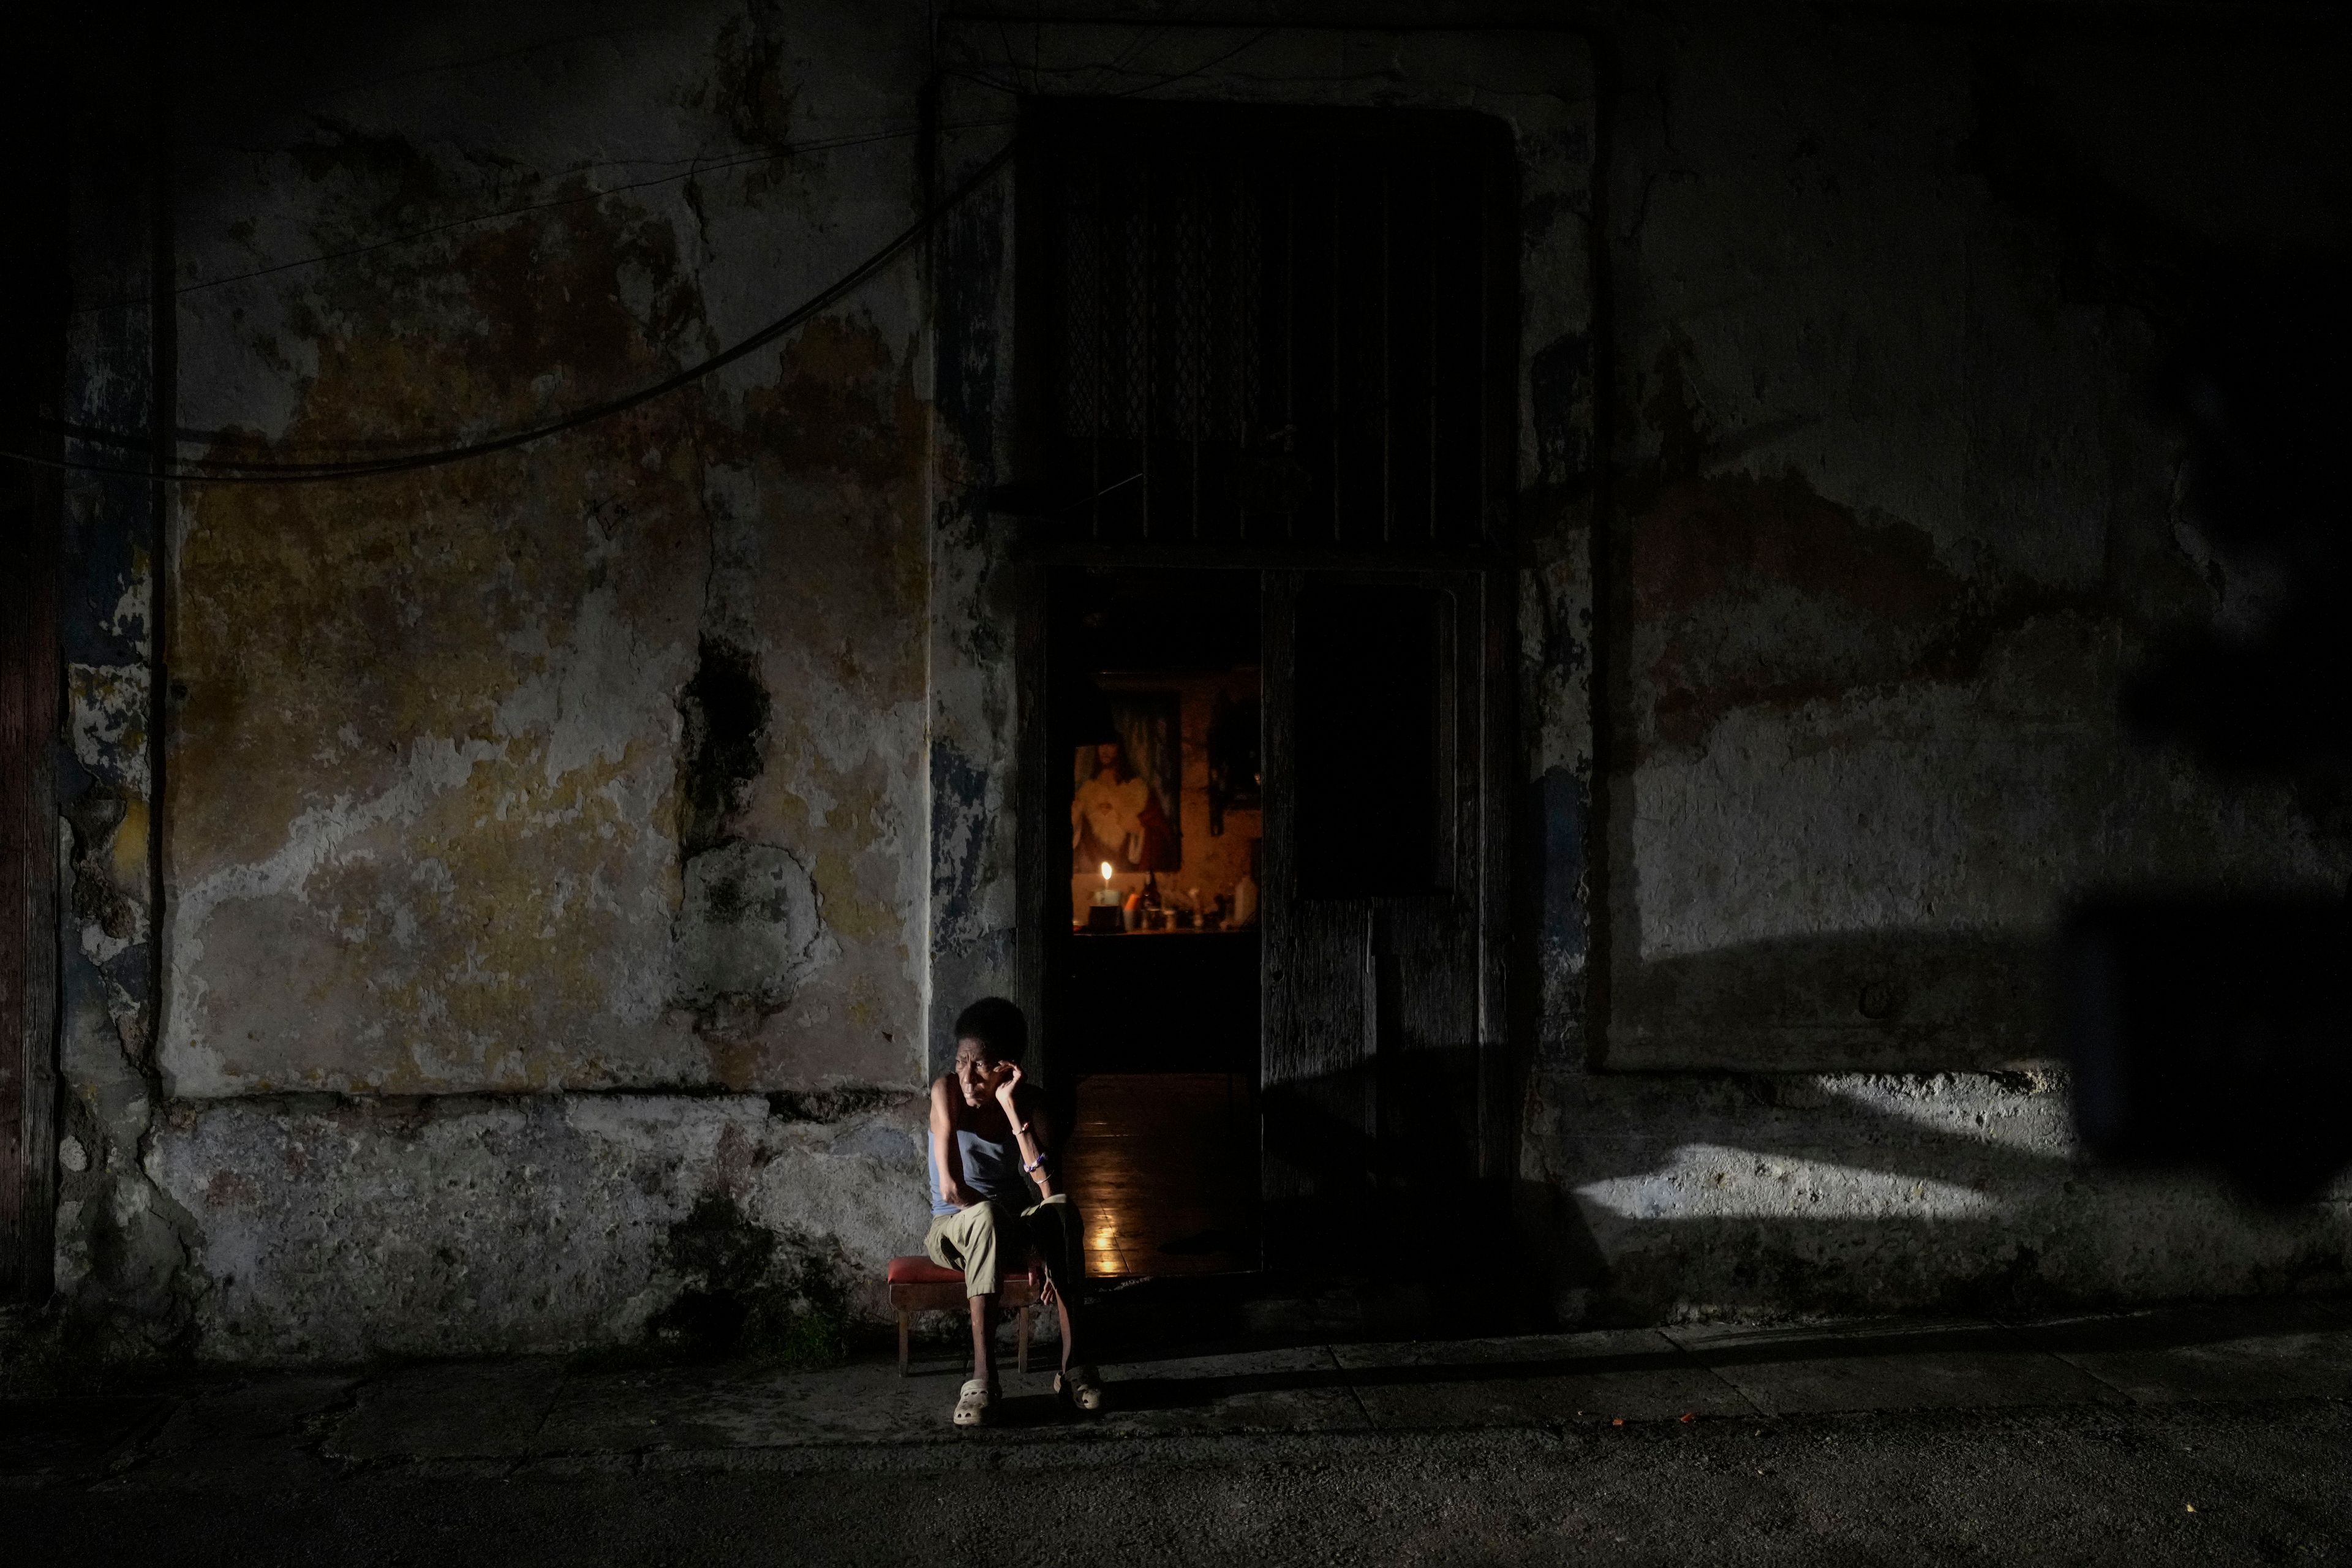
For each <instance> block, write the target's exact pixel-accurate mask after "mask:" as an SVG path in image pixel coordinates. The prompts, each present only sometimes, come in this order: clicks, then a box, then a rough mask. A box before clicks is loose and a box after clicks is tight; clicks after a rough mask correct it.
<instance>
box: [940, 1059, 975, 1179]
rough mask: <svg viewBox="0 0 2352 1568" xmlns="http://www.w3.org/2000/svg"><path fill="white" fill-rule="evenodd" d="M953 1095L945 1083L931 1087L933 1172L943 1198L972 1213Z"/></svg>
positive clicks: (944, 1081)
mask: <svg viewBox="0 0 2352 1568" xmlns="http://www.w3.org/2000/svg"><path fill="white" fill-rule="evenodd" d="M953 1092H954V1091H953V1090H952V1089H950V1088H949V1087H948V1080H947V1079H937V1080H935V1081H934V1082H933V1083H932V1085H931V1169H932V1170H934V1171H936V1172H937V1173H939V1178H940V1196H941V1197H943V1198H945V1199H946V1200H947V1201H948V1202H950V1203H951V1204H953V1205H955V1206H956V1207H958V1208H960V1209H968V1208H970V1207H971V1205H972V1201H973V1200H972V1195H971V1194H970V1193H968V1192H966V1191H964V1186H963V1156H962V1154H961V1153H960V1152H958V1151H957V1149H956V1135H955V1102H954V1101H952V1100H950V1099H949V1098H948V1096H949V1095H950V1094H951V1093H953Z"/></svg>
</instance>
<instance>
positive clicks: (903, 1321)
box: [898, 1307, 914, 1377]
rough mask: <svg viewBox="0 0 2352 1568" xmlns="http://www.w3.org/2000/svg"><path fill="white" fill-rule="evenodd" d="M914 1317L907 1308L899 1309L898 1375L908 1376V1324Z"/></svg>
mask: <svg viewBox="0 0 2352 1568" xmlns="http://www.w3.org/2000/svg"><path fill="white" fill-rule="evenodd" d="M913 1316H914V1314H913V1313H912V1312H909V1311H908V1310H907V1309H906V1308H904V1307H901V1308H899V1309H898V1375H899V1376H900V1377H904V1376H906V1375H907V1324H908V1320H909V1319H911V1318H912V1317H913Z"/></svg>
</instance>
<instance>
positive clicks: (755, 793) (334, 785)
mask: <svg viewBox="0 0 2352 1568" xmlns="http://www.w3.org/2000/svg"><path fill="white" fill-rule="evenodd" d="M552 16H553V14H552V13H548V14H545V15H543V16H538V17H536V18H534V17H533V16H530V14H527V13H526V14H521V15H519V16H516V17H513V18H509V21H508V22H507V23H505V24H504V25H503V26H504V28H505V29H506V30H505V31H504V32H501V31H500V29H499V26H494V25H491V24H488V23H485V24H484V26H485V27H486V28H488V32H487V33H486V35H485V36H486V37H499V38H501V39H504V38H507V37H509V34H520V39H519V40H517V41H520V43H521V44H523V46H524V47H522V49H521V52H520V56H519V57H518V58H517V59H516V60H515V61H513V62H512V63H510V64H491V65H488V66H481V67H469V68H467V70H466V71H465V72H463V73H461V79H460V80H459V81H457V82H453V83H452V84H451V85H450V86H449V87H448V88H447V89H446V90H445V89H416V90H406V91H391V90H387V91H373V90H368V89H354V90H352V91H350V92H347V93H343V94H341V95H340V96H336V97H333V98H332V99H331V100H329V101H323V102H315V103H310V104H306V105H304V106H303V107H302V108H301V109H300V110H289V111H286V112H283V113H278V114H273V115H272V116H271V117H269V118H268V120H267V121H264V122H263V123H260V124H255V125H246V126H240V127H239V129H240V130H241V131H242V132H245V133H246V137H247V141H248V142H253V143H258V144H261V145H265V146H268V147H270V148H271V149H272V150H271V151H268V152H257V153H209V154H207V155H206V157H205V162H204V163H203V165H202V167H201V172H200V174H199V175H198V177H197V178H195V179H193V180H190V181H188V182H187V184H188V185H189V187H190V189H189V190H188V193H187V195H186V196H185V197H184V205H183V210H182V214H181V216H182V225H183V226H182V239H181V247H182V254H181V272H182V275H183V277H184V278H186V279H190V280H191V281H197V280H205V279H219V278H224V277H228V276H231V275H234V274H237V273H242V272H245V271H247V270H250V269H252V268H255V267H257V266H258V265H267V264H268V263H269V262H270V261H272V260H274V259H276V258H281V257H284V256H287V255H289V254H291V255H315V254H322V253H331V252H334V251H337V250H338V249H341V248H344V247H348V246H349V244H350V242H351V241H352V239H353V238H354V237H358V236H362V235H370V234H375V233H379V232H383V231H385V230H391V231H394V232H404V233H416V232H419V231H424V232H425V237H421V238H417V239H414V240H411V241H407V242H404V243H402V244H397V245H393V246H390V247H383V248H380V249H371V250H367V251H365V252H364V253H362V254H361V255H358V256H352V257H345V258H337V259H332V260H328V261H324V262H320V263H319V264H317V265H315V266H310V267H306V268H295V269H293V270H291V271H289V272H284V273H271V274H268V275H266V276H263V277H259V278H254V279H247V280H244V281H239V282H233V283H226V284H223V285H221V286H218V287H213V288H205V289H198V290H196V291H194V292H192V293H190V294H189V295H187V296H186V297H185V303H184V305H183V306H182V309H181V314H180V328H181V333H182V353H181V362H182V366H183V369H182V375H181V388H180V409H181V415H182V418H183V420H184V422H185V423H186V424H188V425H189V426H192V427H193V428H195V429H198V430H203V431H206V432H211V433H212V435H213V441H212V450H214V451H215V452H216V453H228V452H234V451H241V450H244V449H246V448H247V447H248V446H250V445H251V444H252V443H254V442H257V441H258V442H264V443H267V444H268V450H269V451H270V452H272V453H273V454H278V455H280V456H281V457H282V456H285V455H290V454H299V453H306V452H321V451H336V452H341V451H347V450H352V449H354V448H365V447H367V446H368V444H369V443H372V442H375V443H381V442H389V441H395V440H414V439H415V438H417V437H418V436H419V434H420V433H422V434H425V435H426V436H427V437H430V438H432V439H457V438H460V437H464V436H466V435H467V434H470V433H474V432H478V431H482V430H490V429H503V428H509V427H513V426H518V425H525V424H528V423H530V421H532V420H533V419H536V418H540V417H543V416H545V415H547V414H548V413H549V412H550V411H553V410H562V409H569V408H572V407H576V406H579V405H583V404H585V403H591V402H593V401H595V400H596V399H599V398H602V397H606V396H610V395H614V394H617V393H624V392H627V391H630V390H632V389H634V388H635V387H637V386H639V385H641V384H645V383H647V382H650V381H653V380H656V379H657V378H659V377H661V376H663V375H665V374H669V373H671V372H674V371H676V370H677V369H678V368H679V367H680V366H682V365H685V364H687V363H691V362H693V361H695V360H698V359H699V358H701V357H702V356H704V355H706V354H708V353H711V352H713V351H715V350H717V349H719V348H721V347H723V346H725V345H726V344H728V343H730V342H734V341H735V340H737V339H739V338H740V337H742V336H743V335H745V334H746V333H747V332H748V331H751V330H752V329H753V328H755V327H756V326H758V325H760V324H761V322H762V321H764V320H766V319H767V318H769V317H772V316H773V315H776V314H780V313H782V310H785V309H787V308H789V307H791V306H793V305H794V304H797V303H798V302H799V301H800V300H801V299H802V298H803V296H804V295H805V294H806V293H808V292H810V291H811V290H812V289H814V287H815V286H816V285H817V284H819V283H820V282H822V281H824V280H825V279H828V278H829V277H830V276H831V275H832V274H834V273H835V272H837V271H839V270H842V269H845V268H846V267H847V266H848V265H850V264H851V263H852V262H854V261H855V260H856V258H857V257H858V255H859V254H860V253H861V250H862V248H863V247H868V246H870V245H872V244H874V243H877V242H878V240H879V239H880V238H881V237H885V236H886V235H887V233H888V232H890V231H891V230H892V229H893V228H895V227H897V226H901V225H903V223H904V222H905V221H906V218H907V216H908V203H909V202H910V201H911V200H912V199H913V197H914V195H915V176H914V171H913V166H912V161H911V160H912V152H913V143H912V141H911V139H910V138H909V137H908V136H907V135H904V134H901V135H899V136H897V137H895V138H890V139H885V140H880V141H876V142H872V143H871V144H870V145H867V146H854V147H849V148H845V149H841V150H838V151H831V152H828V151H823V150H818V151H806V152H793V151H788V150H787V149H791V148H793V147H796V146H802V145H805V144H808V143H824V142H833V141H838V140H843V139H845V133H852V134H854V133H855V132H858V131H866V132H872V131H874V130H876V129H877V127H880V128H888V127H891V126H893V125H896V124H898V122H901V121H908V110H909V101H910V100H909V98H908V95H907V94H906V93H904V92H901V91H885V90H883V89H882V88H881V84H880V82H879V81H878V80H877V72H878V73H884V74H886V75H890V76H896V77H904V76H905V75H906V74H907V73H908V72H909V71H911V70H912V69H913V68H914V64H913V60H912V58H911V57H910V55H909V51H910V50H911V49H912V48H913V47H915V46H916V44H918V43H919V39H917V38H914V37H910V36H908V34H907V33H906V31H905V30H904V29H898V30H897V31H896V32H895V34H894V35H891V36H883V37H876V36H870V35H867V34H866V33H865V32H864V31H863V30H861V29H860V28H859V27H857V26H855V25H851V24H849V23H847V22H845V21H838V20H835V21H830V22H820V23H817V24H814V25H812V26H811V27H809V28H805V29H803V30H799V31H795V30H794V29H793V28H792V27H788V26H785V24H784V22H783V20H782V14H781V13H780V12H777V11H775V10H773V9H772V8H770V7H767V6H763V5H751V6H749V7H742V6H731V5H709V6H703V7H699V8H690V9H688V10H686V11H681V12H677V13H673V14H667V15H666V16H664V17H662V18H661V19H660V20H659V21H658V22H655V21H652V20H649V19H642V18H641V19H639V21H638V22H637V24H636V26H635V30H634V31H633V32H632V33H631V35H630V43H629V45H628V47H627V48H626V49H622V48H621V47H619V46H618V45H616V44H614V43H613V42H610V41H596V40H590V41H572V40H570V39H569V38H568V36H567V35H565V34H564V33H562V31H560V30H558V31H555V32H554V33H553V34H552V36H551V37H550V38H548V39H547V41H544V42H540V43H533V42H532V41H531V39H532V29H533V28H534V27H536V28H538V29H539V30H541V31H542V32H543V31H546V30H547V27H546V24H547V23H548V22H549V21H550V20H551V18H552ZM408 41H409V42H410V43H411V45H412V46H415V45H416V44H417V42H418V41H417V40H414V39H411V40H408ZM215 111H216V112H218V111H220V110H215ZM206 129H207V128H204V127H192V128H191V130H192V136H195V134H196V133H197V132H203V131H205V130H206ZM907 129H909V130H910V129H911V122H908V125H907ZM198 139H200V140H201V141H203V142H207V143H210V144H217V142H216V139H215V138H211V137H208V136H206V137H201V138H198ZM695 161H707V162H711V163H720V164H727V163H730V161H731V162H732V163H734V164H736V165H738V166H736V167H728V168H722V169H720V170H719V171H718V172H714V173H712V174H707V175H704V174H693V175H690V176H689V177H687V178H684V179H679V178H676V177H674V175H675V171H676V170H677V169H678V168H679V167H681V166H688V167H690V166H691V165H692V163H694V162H695ZM616 171H617V173H618V174H631V173H635V174H639V176H640V178H639V179H638V180H637V181H635V182H632V181H630V180H628V179H625V178H620V177H616V174H615V172H616ZM647 174H651V175H656V176H658V175H661V174H672V175H673V177H671V178H668V179H667V180H664V179H659V178H656V179H654V180H652V181H650V182H647V181H646V180H645V179H644V178H643V176H645V175H647ZM628 184H637V185H638V186H639V187H640V188H637V189H629V190H621V191H616V192H615V193H614V194H613V195H604V196H601V197H590V196H588V195H586V193H587V192H589V191H591V190H593V189H597V188H604V187H609V186H614V185H628ZM531 198H537V199H536V201H533V200H532V199H531ZM512 205H522V206H526V207H529V208H530V210H525V211H521V212H519V213H516V214H513V215H512V216H501V217H497V218H493V219H489V220H488V221H469V219H470V218H471V217H472V215H475V214H478V213H480V212H482V211H484V210H486V209H487V210H493V211H496V210H499V209H502V208H504V207H507V206H512ZM911 285H912V279H911V278H910V277H909V276H908V274H906V273H905V272H904V271H903V270H902V271H901V272H900V273H898V274H897V275H895V276H894V277H892V278H890V279H886V280H884V281H883V282H881V283H879V284H877V285H876V286H875V287H873V288H870V289H866V290H864V291H862V292H861V293H860V294H859V295H858V296H857V297H856V299H855V300H852V301H850V302H848V303H846V304H845V305H844V306H843V307H842V308H841V309H840V310H838V311H836V312H835V313H834V314H831V315H828V316H825V317H824V318H822V319H820V320H818V321H814V322H812V323H811V324H810V325H809V327H807V328H806V329H805V330H803V331H801V332H800V333H798V334H796V335H793V336H791V337H788V338H787V339H786V340H785V341H784V342H782V344H780V345H779V346H778V348H776V349H775V350H772V351H770V352H768V353H762V354H759V355H754V356H752V357H751V358H750V359H748V360H746V361H744V362H743V363H741V364H740V365H739V366H737V367H734V368H733V370H732V371H731V372H730V373H729V374H723V375H719V376H714V377H711V378H709V379H706V380H704V381H702V382H699V383H697V384H695V385H693V386H692V387H690V388H688V389H687V390H686V391H684V392H682V393H680V394H678V395H675V396H672V397H669V398H666V399H663V400H660V401H657V402H656V403H653V404H649V405H646V406H645V407H644V408H642V409H639V410H636V411H633V412H632V413H629V414H627V415H625V416H621V417H619V418H616V419H612V420H608V421H604V422H603V423H600V424H598V425H596V426H593V427H591V428H589V429H585V430H582V431H579V432H577V433H572V434H567V435H564V436H561V437H554V438H552V439H550V440H546V441H543V442H540V443H537V444H535V445H533V446H531V447H528V448H526V449H524V450H522V451H519V452H515V453H511V454H506V455H501V456H499V457H495V458H485V459H479V460H476V461H471V462H467V463H464V464H457V465H450V466H446V467H437V468H426V469H421V470H418V471H417V472H415V473H414V474H401V475H397V476H392V477H387V478H382V479H372V480H365V481H351V482H346V483H341V484H336V485H329V486H305V487H292V486H268V487H265V486H250V487H226V486H219V487H208V488H204V489H194V490H192V491H190V492H188V493H187V494H186V495H185V496H184V500H183V502H182V505H181V510H180V511H179V513H178V516H177V517H176V519H175V522H176V530H175V537H174V541H173V558H172V597H173V657H172V669H173V691H172V699H173V709H172V720H173V722H172V742H171V765H172V776H173V820H172V832H171V834H170V836H169V852H168V857H167V863H166V878H167V885H168V889H169V898H168V903H169V907H170V909H171V910H172V929H171V932H170V942H171V947H172V952H173V963H172V967H171V988H170V994H169V997H168V999H167V1006H166V1009H165V1018H166V1024H165V1036H164V1039H163V1047H162V1052H161V1065H162V1070H163V1075H164V1079H165V1082H166V1087H167V1089H168V1092H169V1093H171V1094H172V1095H173V1097H175V1098H179V1099H214V1098H219V1097H223V1096H230V1095H237V1094H244V1093H252V1092H277V1091H284V1090H294V1089H301V1090H330V1091H338V1092H384V1093H415V1092H431V1093H453V1092H465V1091H473V1090H549V1089H610V1088H621V1087H643V1086H654V1085H667V1084H676V1085H695V1086H703V1085H714V1086H720V1087H725V1088H729V1089H739V1090H740V1089H791V1088H805V1087H812V1086H816V1085H821V1084H824V1083H830V1082H840V1081H855V1082H861V1083H887V1084H895V1085H900V1086H911V1085H912V1084H913V1083H915V1082H916V1081H917V1079H918V1075H919V1072H920V1070H921V1064H920V1061H919V1058H918V1057H917V1056H916V1055H915V1054H914V1052H915V1046H914V1040H915V1026H914V1019H915V1012H914V1002H913V996H914V994H915V990H916V987H917V985H918V983H919V963H920V954H921V948H922V938H921V928H920V921H921V910H920V908H919V901H918V900H919V892H918V888H917V886H916V884H915V882H914V879H913V877H912V876H911V874H910V872H909V870H908V867H907V865H906V860H907V855H906V852H905V849H906V846H907V845H908V844H911V843H913V842H916V841H917V840H918V839H919V832H920V828H919V825H920V822H921V817H922V810H923V806H922V800H921V789H922V778H921V775H920V773H919V771H918V770H917V769H916V768H914V767H913V766H912V765H911V763H910V761H909V759H910V757H912V756H913V754H914V753H915V752H916V750H917V745H916V737H917V735H918V734H919V722H920V719H919V711H920V701H921V691H922V687H921V667H920V662H919V658H917V657H915V655H914V650H913V648H912V646H911V644H910V639H909V637H908V626H911V625H914V624H918V623H919V619H920V616H921V614H922V603H923V600H922V595H923V579H922V531H921V529H920V526H919V516H918V514H917V512H916V510H915V509H916V506H917V499H918V496H919V478H920V459H921V455H922V451H923V428H922V426H923V419H922V415H921V411H920V408H919V405H918V404H917V403H916V401H915V399H914V395H913V391H912V375H913V371H912V368H911V360H912V356H913V353H914V346H915V334H916V331H917V325H916V320H915V314H914V308H913V294H912V287H911ZM743 710H756V713H755V714H754V715H752V716H751V720H750V721H749V722H746V721H745V712H744V711H743Z"/></svg>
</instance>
